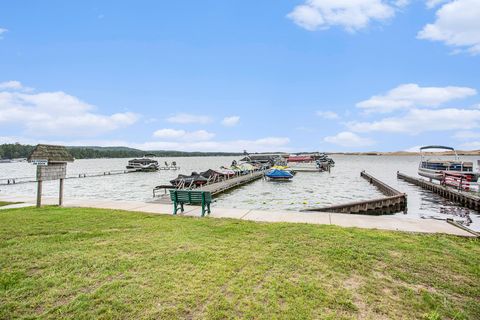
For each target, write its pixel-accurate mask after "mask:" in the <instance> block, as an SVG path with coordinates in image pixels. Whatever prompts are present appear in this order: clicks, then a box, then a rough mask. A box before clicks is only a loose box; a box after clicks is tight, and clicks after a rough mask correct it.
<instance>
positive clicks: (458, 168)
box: [418, 146, 478, 182]
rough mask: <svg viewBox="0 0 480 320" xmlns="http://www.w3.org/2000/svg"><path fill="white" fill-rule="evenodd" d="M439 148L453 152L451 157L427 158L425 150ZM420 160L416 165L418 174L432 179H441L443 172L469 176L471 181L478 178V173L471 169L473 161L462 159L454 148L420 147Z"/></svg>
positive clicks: (439, 147) (438, 147)
mask: <svg viewBox="0 0 480 320" xmlns="http://www.w3.org/2000/svg"><path fill="white" fill-rule="evenodd" d="M428 149H441V150H448V151H451V152H452V153H453V155H452V156H449V157H453V158H452V159H440V158H427V155H426V154H425V150H428ZM420 154H421V160H420V164H419V166H418V174H419V175H420V176H422V177H426V178H429V179H431V180H432V179H433V180H439V181H440V180H442V179H443V178H444V176H445V174H460V175H465V176H468V177H470V179H471V181H472V182H476V181H477V180H478V173H476V172H474V171H473V162H471V161H462V160H461V159H460V158H459V156H458V154H457V152H456V151H455V149H454V148H451V147H445V146H426V147H422V148H420Z"/></svg>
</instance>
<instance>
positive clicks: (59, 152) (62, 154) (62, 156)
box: [28, 144, 75, 162]
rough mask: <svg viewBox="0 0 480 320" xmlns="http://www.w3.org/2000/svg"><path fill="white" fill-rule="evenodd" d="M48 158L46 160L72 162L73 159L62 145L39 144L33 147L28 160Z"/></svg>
mask: <svg viewBox="0 0 480 320" xmlns="http://www.w3.org/2000/svg"><path fill="white" fill-rule="evenodd" d="M32 160H48V162H72V161H73V160H75V159H74V158H73V156H72V155H71V154H70V153H69V152H68V150H67V148H65V147H64V146H52V145H48V144H39V145H37V146H36V147H35V149H33V151H32V153H31V154H30V156H29V157H28V161H29V162H30V161H32Z"/></svg>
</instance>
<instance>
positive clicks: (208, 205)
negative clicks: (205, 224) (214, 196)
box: [207, 202, 210, 214]
mask: <svg viewBox="0 0 480 320" xmlns="http://www.w3.org/2000/svg"><path fill="white" fill-rule="evenodd" d="M207 208H208V214H210V202H209V203H208V204H207Z"/></svg>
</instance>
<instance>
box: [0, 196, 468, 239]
mask: <svg viewBox="0 0 480 320" xmlns="http://www.w3.org/2000/svg"><path fill="white" fill-rule="evenodd" d="M57 200H58V199H57V198H45V199H44V203H45V204H55V203H56V202H57ZM0 201H7V202H24V203H27V204H30V205H31V206H35V201H36V199H35V197H24V196H0ZM64 206H65V207H82V208H99V209H113V210H126V211H135V212H144V213H151V214H168V215H171V214H172V206H171V205H166V204H158V203H145V202H139V201H111V200H95V199H71V200H66V201H65V202H64ZM7 208H8V207H4V209H7ZM200 214H201V209H200V208H199V207H198V206H185V213H184V214H180V215H179V216H180V217H181V216H190V217H200ZM208 217H210V218H231V219H240V220H248V221H257V222H288V223H309V224H323V225H336V226H340V227H356V228H364V229H380V230H392V231H404V232H416V233H430V234H432V233H442V234H450V235H456V236H463V237H475V235H474V234H472V233H470V232H468V231H466V230H463V229H461V228H459V227H456V226H454V225H452V224H449V223H447V222H445V221H440V220H430V219H428V220H427V219H424V220H419V219H412V218H407V217H402V216H366V215H357V214H342V213H328V212H297V211H281V210H272V211H260V210H249V209H228V208H218V207H215V206H213V207H212V213H211V214H210V215H208Z"/></svg>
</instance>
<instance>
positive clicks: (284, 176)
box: [265, 169, 293, 179]
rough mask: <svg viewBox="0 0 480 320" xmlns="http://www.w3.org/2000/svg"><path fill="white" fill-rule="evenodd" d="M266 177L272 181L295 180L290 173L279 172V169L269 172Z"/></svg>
mask: <svg viewBox="0 0 480 320" xmlns="http://www.w3.org/2000/svg"><path fill="white" fill-rule="evenodd" d="M265 175H266V176H267V177H269V178H271V179H290V178H293V175H292V174H291V173H290V172H288V171H284V170H278V169H272V170H270V171H268V172H267V173H266V174H265Z"/></svg>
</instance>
